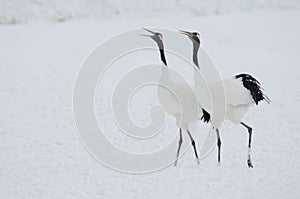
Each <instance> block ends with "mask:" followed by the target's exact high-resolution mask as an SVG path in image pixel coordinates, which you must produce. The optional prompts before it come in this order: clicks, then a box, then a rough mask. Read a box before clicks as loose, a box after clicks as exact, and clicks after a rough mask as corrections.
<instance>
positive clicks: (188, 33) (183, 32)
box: [179, 30, 192, 37]
mask: <svg viewBox="0 0 300 199" xmlns="http://www.w3.org/2000/svg"><path fill="white" fill-rule="evenodd" d="M179 32H180V33H181V34H184V35H187V36H189V37H190V36H192V33H191V32H188V31H184V30H179Z"/></svg>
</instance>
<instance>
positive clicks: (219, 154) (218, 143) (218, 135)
mask: <svg viewBox="0 0 300 199" xmlns="http://www.w3.org/2000/svg"><path fill="white" fill-rule="evenodd" d="M216 132H217V138H218V140H217V146H218V162H219V164H220V161H221V138H220V134H219V129H216Z"/></svg>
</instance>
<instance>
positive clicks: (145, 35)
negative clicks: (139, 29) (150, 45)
mask: <svg viewBox="0 0 300 199" xmlns="http://www.w3.org/2000/svg"><path fill="white" fill-rule="evenodd" d="M143 29H144V30H146V31H148V32H150V33H151V34H152V35H144V34H142V35H141V36H144V37H152V36H153V35H154V34H155V32H153V31H152V30H149V29H147V28H143Z"/></svg>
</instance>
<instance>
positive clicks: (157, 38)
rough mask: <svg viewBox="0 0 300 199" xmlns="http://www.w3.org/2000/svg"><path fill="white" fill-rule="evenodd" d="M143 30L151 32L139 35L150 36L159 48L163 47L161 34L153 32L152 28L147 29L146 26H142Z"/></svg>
mask: <svg viewBox="0 0 300 199" xmlns="http://www.w3.org/2000/svg"><path fill="white" fill-rule="evenodd" d="M143 29H144V30H146V31H147V32H149V33H151V35H141V36H145V37H150V38H151V39H153V40H154V41H155V42H156V43H157V45H158V46H159V48H160V49H163V48H164V46H163V35H162V34H161V33H159V32H154V31H152V30H149V29H147V28H143Z"/></svg>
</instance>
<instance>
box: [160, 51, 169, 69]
mask: <svg viewBox="0 0 300 199" xmlns="http://www.w3.org/2000/svg"><path fill="white" fill-rule="evenodd" d="M159 52H160V59H161V61H162V62H163V63H164V64H165V65H166V66H167V65H168V64H167V60H166V57H165V51H164V49H159Z"/></svg>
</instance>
